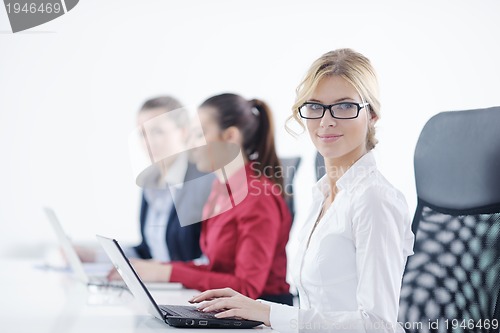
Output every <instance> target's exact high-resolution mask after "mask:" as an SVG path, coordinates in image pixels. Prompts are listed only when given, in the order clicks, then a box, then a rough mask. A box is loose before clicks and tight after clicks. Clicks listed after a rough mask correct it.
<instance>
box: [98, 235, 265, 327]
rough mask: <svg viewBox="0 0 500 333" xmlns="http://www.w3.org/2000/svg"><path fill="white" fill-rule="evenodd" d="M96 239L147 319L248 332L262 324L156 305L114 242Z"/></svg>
mask: <svg viewBox="0 0 500 333" xmlns="http://www.w3.org/2000/svg"><path fill="white" fill-rule="evenodd" d="M96 237H97V240H98V241H99V243H100V244H101V245H102V247H103V249H104V251H106V253H107V254H108V256H109V259H111V261H112V262H113V264H114V265H115V268H116V270H117V271H118V273H120V275H121V277H122V278H123V280H124V281H125V283H126V284H127V286H128V288H129V290H130V292H132V294H133V295H134V297H135V298H136V299H137V300H138V301H139V302H140V303H142V304H143V306H144V308H145V309H147V311H148V312H149V313H150V314H151V315H153V316H154V317H156V318H157V319H159V320H161V321H163V322H165V323H167V324H168V325H170V326H174V327H192V328H252V327H255V326H258V325H261V324H262V322H260V321H254V320H246V319H240V318H235V317H230V318H217V317H215V316H214V315H215V313H216V312H213V313H206V312H202V311H199V310H198V309H197V308H196V307H195V306H182V305H158V304H157V303H156V301H155V300H154V299H153V297H152V296H151V294H150V293H149V291H148V289H147V288H146V286H145V285H144V283H143V282H142V280H141V278H140V277H139V275H138V274H137V272H136V271H135V270H134V268H133V267H132V265H131V264H130V262H129V261H128V259H127V257H126V256H125V253H124V252H123V250H122V248H121V247H120V245H119V244H118V242H117V241H116V240H115V239H110V238H106V237H103V236H99V235H97V236H96Z"/></svg>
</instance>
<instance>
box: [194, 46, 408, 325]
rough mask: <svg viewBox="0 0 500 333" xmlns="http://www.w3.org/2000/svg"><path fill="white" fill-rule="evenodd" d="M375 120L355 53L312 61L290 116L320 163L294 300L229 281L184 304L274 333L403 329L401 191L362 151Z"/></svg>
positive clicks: (371, 78)
mask: <svg viewBox="0 0 500 333" xmlns="http://www.w3.org/2000/svg"><path fill="white" fill-rule="evenodd" d="M379 117H380V103H379V97H378V83H377V78H376V75H375V72H374V69H373V67H372V65H371V63H370V61H369V60H368V59H367V58H366V57H365V56H363V55H362V54H359V53H357V52H355V51H353V50H350V49H339V50H335V51H331V52H328V53H326V54H324V55H323V56H321V57H320V58H319V59H317V60H316V61H315V62H314V63H313V64H312V66H311V68H310V69H309V71H308V73H307V74H306V77H305V79H304V80H303V82H302V83H301V84H300V86H299V87H298V89H297V97H296V101H295V104H294V106H293V116H292V118H293V119H295V120H296V121H298V122H299V123H300V124H301V125H302V126H304V127H306V128H307V131H308V132H309V135H310V137H311V140H312V142H313V143H314V145H315V146H316V148H317V149H318V151H319V152H320V153H321V155H322V156H323V157H324V159H325V166H326V175H325V176H324V177H322V178H321V179H320V180H319V181H318V183H317V184H316V186H315V187H314V188H313V205H312V208H311V213H310V215H309V217H308V219H307V221H306V223H305V224H304V226H303V229H302V230H301V232H299V247H298V252H297V254H296V256H295V257H294V258H293V259H292V262H293V263H294V265H295V267H292V277H293V279H294V282H295V284H296V286H297V289H298V293H299V299H300V306H299V307H292V306H286V305H283V304H277V303H271V302H265V301H255V300H252V299H249V298H247V297H245V296H242V295H241V294H239V293H237V292H235V291H233V290H232V289H229V288H226V289H216V290H207V291H205V292H203V293H201V294H200V295H198V296H195V297H194V298H193V299H191V302H192V303H199V302H203V303H202V304H201V305H200V307H201V309H203V311H215V310H218V311H220V310H221V309H222V311H221V312H219V313H217V314H216V316H217V317H220V318H223V317H230V316H237V317H242V318H247V319H253V320H259V321H262V322H263V323H264V324H265V325H267V326H271V327H272V328H273V329H276V330H278V331H280V332H282V333H285V332H305V331H313V332H404V330H403V328H402V327H401V326H400V325H399V324H398V323H397V314H398V303H399V293H400V288H401V279H402V275H403V270H404V267H405V264H406V260H407V257H408V256H409V255H411V254H412V253H413V251H412V248H413V240H414V236H413V234H412V232H411V226H410V218H409V213H408V208H407V205H406V201H405V199H404V197H403V195H402V194H401V193H400V192H399V191H398V190H397V189H396V188H394V187H393V186H392V185H391V184H390V183H389V182H388V181H387V180H386V179H385V178H384V177H383V176H382V174H381V173H380V172H379V171H378V170H377V166H376V163H375V159H374V156H373V153H372V152H371V151H372V149H373V148H374V147H375V145H376V144H377V140H376V139H375V127H374V125H375V122H376V121H377V119H379ZM304 123H305V124H304Z"/></svg>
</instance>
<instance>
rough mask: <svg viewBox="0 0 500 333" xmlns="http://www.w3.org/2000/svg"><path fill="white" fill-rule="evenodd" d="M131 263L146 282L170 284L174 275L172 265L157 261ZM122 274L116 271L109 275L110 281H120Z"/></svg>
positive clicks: (135, 261) (132, 261) (134, 260)
mask: <svg viewBox="0 0 500 333" xmlns="http://www.w3.org/2000/svg"><path fill="white" fill-rule="evenodd" d="M130 263H131V264H132V266H133V267H134V269H135V271H136V272H137V274H138V275H139V276H140V277H141V279H142V280H143V281H144V282H169V281H170V274H171V273H172V265H169V264H163V263H161V262H159V261H155V260H138V259H131V260H130ZM120 279H121V277H120V274H119V273H118V272H117V271H116V269H114V268H113V269H112V270H111V271H110V272H109V273H108V280H110V281H111V280H120Z"/></svg>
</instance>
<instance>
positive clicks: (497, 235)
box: [399, 107, 500, 333]
mask: <svg viewBox="0 0 500 333" xmlns="http://www.w3.org/2000/svg"><path fill="white" fill-rule="evenodd" d="M414 163H415V179H416V187H417V196H418V206H417V209H416V212H415V216H414V219H413V224H412V229H413V232H414V233H416V242H415V247H414V252H415V254H414V255H413V256H411V257H409V258H408V262H407V265H406V270H405V273H404V277H403V285H402V290H401V300H400V311H399V321H400V322H402V323H404V325H405V329H406V331H407V332H419V333H424V332H476V333H480V332H488V333H490V332H498V331H499V330H498V325H500V315H499V307H500V303H499V290H500V107H494V108H489V109H481V110H469V111H458V112H443V113H440V114H438V115H436V116H434V117H433V118H431V119H430V120H429V121H428V122H427V124H426V125H425V126H424V128H423V130H422V132H421V134H420V137H419V139H418V143H417V147H416V150H415V158H414ZM437 320H438V321H437ZM495 320H496V323H497V325H495V324H494V323H495ZM419 324H420V325H421V326H419ZM495 327H496V328H495Z"/></svg>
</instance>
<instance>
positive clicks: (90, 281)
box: [43, 207, 182, 290]
mask: <svg viewBox="0 0 500 333" xmlns="http://www.w3.org/2000/svg"><path fill="white" fill-rule="evenodd" d="M43 210H44V212H45V215H46V216H47V218H48V220H49V222H50V224H51V225H52V229H54V231H55V233H56V236H57V239H58V241H59V245H60V246H61V250H62V252H63V253H64V256H65V257H66V260H67V262H68V265H69V267H70V268H71V270H72V272H73V274H74V276H75V278H77V279H78V280H79V281H81V282H83V283H85V284H87V285H89V286H99V287H118V288H126V287H127V285H126V284H125V282H123V281H109V280H108V279H107V274H108V272H109V271H110V270H111V269H112V268H113V265H112V264H111V263H104V264H103V263H83V262H82V261H81V260H80V257H78V254H77V252H76V250H75V248H74V247H73V244H72V243H71V240H70V239H69V237H68V236H67V235H66V233H65V232H64V229H63V228H62V225H61V223H60V222H59V219H58V218H57V216H56V213H55V212H54V210H53V209H51V208H47V207H44V208H43ZM148 288H150V289H155V290H170V289H181V288H182V284H180V283H148Z"/></svg>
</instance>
